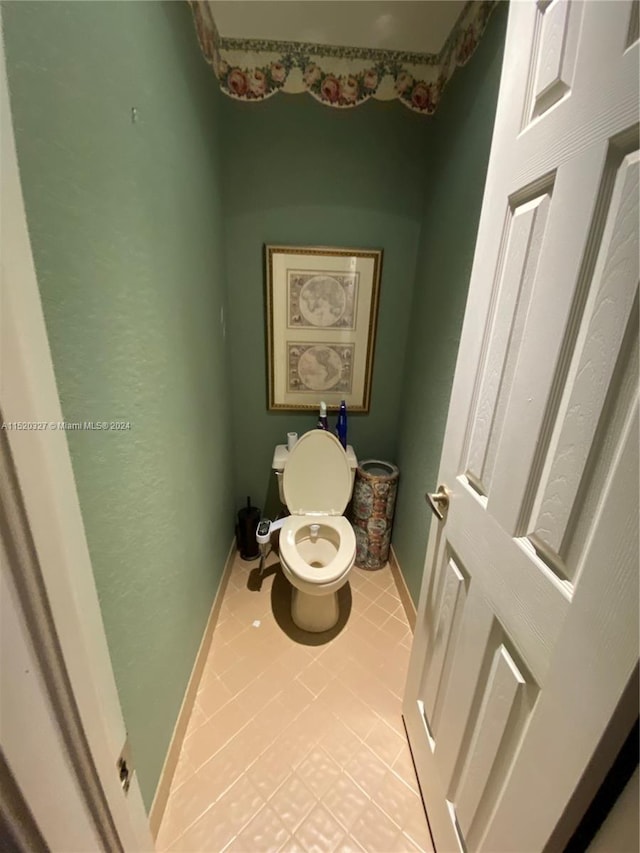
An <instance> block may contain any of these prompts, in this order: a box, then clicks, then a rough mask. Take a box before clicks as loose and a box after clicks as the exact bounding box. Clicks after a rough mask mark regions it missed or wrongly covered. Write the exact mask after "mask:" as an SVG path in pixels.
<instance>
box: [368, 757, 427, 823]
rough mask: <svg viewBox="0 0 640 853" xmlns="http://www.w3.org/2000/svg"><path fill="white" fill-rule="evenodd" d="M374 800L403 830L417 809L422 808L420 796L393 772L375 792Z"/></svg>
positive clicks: (387, 775) (389, 773) (386, 775)
mask: <svg viewBox="0 0 640 853" xmlns="http://www.w3.org/2000/svg"><path fill="white" fill-rule="evenodd" d="M372 799H373V801H374V802H375V803H376V805H377V806H378V807H379V808H380V809H381V810H382V811H383V812H384V813H385V814H386V815H387V817H389V818H391V820H392V821H393V822H394V823H397V824H398V826H399V827H401V828H403V829H404V828H406V825H407V823H408V821H409V818H410V816H412V815H413V814H414V813H415V810H416V808H420V809H421V808H422V803H421V801H420V797H419V795H418V794H416V792H415V791H413V790H412V789H411V788H409V787H408V785H405V783H404V782H403V781H402V780H401V779H400V777H399V776H396V774H395V773H393V771H391V770H390V771H388V772H387V773H386V774H385V776H384V778H383V779H382V781H381V783H380V787H379V788H378V789H377V790H375V791H374V792H373V794H372Z"/></svg>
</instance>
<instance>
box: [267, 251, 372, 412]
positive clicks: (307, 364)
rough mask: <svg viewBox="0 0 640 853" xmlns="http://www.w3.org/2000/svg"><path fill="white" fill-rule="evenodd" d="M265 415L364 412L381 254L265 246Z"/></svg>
mask: <svg viewBox="0 0 640 853" xmlns="http://www.w3.org/2000/svg"><path fill="white" fill-rule="evenodd" d="M265 261H266V283H267V344H268V387H269V409H272V410H273V409H280V410H291V409H317V408H318V405H319V403H320V401H321V400H324V401H325V403H326V404H327V408H329V409H337V408H338V407H339V406H340V401H341V400H345V402H346V404H347V409H348V410H349V411H350V412H368V411H369V402H370V397H371V373H372V369H373V351H374V346H375V337H376V324H377V319H378V293H379V290H380V271H381V267H382V250H378V249H327V248H322V247H318V248H311V247H302V246H265Z"/></svg>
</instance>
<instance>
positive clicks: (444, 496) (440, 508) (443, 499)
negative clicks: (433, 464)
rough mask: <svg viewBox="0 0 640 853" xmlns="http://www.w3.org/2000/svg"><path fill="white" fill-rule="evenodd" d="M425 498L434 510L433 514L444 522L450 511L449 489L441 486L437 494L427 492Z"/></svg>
mask: <svg viewBox="0 0 640 853" xmlns="http://www.w3.org/2000/svg"><path fill="white" fill-rule="evenodd" d="M425 498H426V500H427V503H428V504H429V506H430V507H431V509H432V510H433V514H434V515H435V516H436V518H438V519H439V520H440V521H442V520H443V519H444V514H445V512H446V511H447V510H448V509H449V491H448V489H447V487H446V486H443V485H439V486H438V491H437V492H427V493H426V495H425Z"/></svg>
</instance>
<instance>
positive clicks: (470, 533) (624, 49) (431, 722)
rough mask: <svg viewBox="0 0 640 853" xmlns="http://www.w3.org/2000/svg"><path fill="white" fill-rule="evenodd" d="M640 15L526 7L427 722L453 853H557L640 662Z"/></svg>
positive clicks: (477, 301)
mask: <svg viewBox="0 0 640 853" xmlns="http://www.w3.org/2000/svg"><path fill="white" fill-rule="evenodd" d="M631 6H632V4H631V3H626V2H618V3H615V4H607V3H598V2H594V3H576V2H567V0H555V2H550V3H549V2H539V3H537V4H534V3H517V4H512V6H511V9H510V18H509V29H508V35H507V46H506V52H505V66H504V69H503V78H502V83H501V90H500V98H499V102H498V112H497V118H496V128H495V131H494V140H493V146H492V153H491V159H490V164H489V172H488V177H487V186H486V189H485V198H484V203H483V211H482V217H481V221H480V228H479V233H478V242H477V247H476V256H475V259H474V266H473V272H472V277H471V285H470V292H469V300H468V304H467V313H466V315H465V324H464V328H463V334H462V340H461V344H460V353H459V358H458V366H457V369H456V376H455V380H454V385H453V391H452V398H451V404H450V410H449V419H448V422H447V429H446V433H445V442H444V447H443V452H442V459H441V466H440V474H439V482H442V483H444V484H446V486H447V487H448V488H449V491H450V504H449V509H448V513H447V514H446V516H445V519H444V521H442V522H435V521H434V522H433V525H432V532H431V537H430V541H429V547H428V551H427V559H426V563H425V576H424V581H423V589H422V592H421V597H420V603H419V608H418V621H417V626H416V635H415V641H414V649H413V653H412V659H411V665H410V671H409V678H408V684H407V693H406V697H405V706H404V712H405V721H406V724H407V730H408V732H409V737H410V742H411V747H412V750H413V754H414V758H415V761H416V767H417V770H418V776H419V780H420V783H421V786H422V790H423V794H424V797H425V802H426V807H427V814H428V817H429V820H430V825H431V828H432V831H433V834H434V840H435V843H436V847H437V849H438V850H441V851H449V850H458V849H459V850H467V851H471V850H486V851H488V852H489V853H499V851H503V850H504V851H513V850H518V851H519V853H527V851H540V850H542V849H543V848H544V846H545V843H546V840H547V839H549V838H550V836H551V835H552V833H553V832H554V830H555V829H556V827H557V825H558V822H559V820H560V818H561V817H562V814H563V812H564V810H565V807H566V805H567V803H568V802H569V799H570V798H571V795H572V793H573V791H574V789H575V788H576V786H577V785H578V782H579V781H580V778H581V776H582V775H583V773H584V772H585V770H586V768H587V766H588V764H589V761H590V759H591V757H592V755H593V752H594V749H595V747H596V746H597V744H598V741H599V740H600V738H601V737H602V735H603V733H604V732H605V729H606V727H607V723H608V721H609V719H610V718H611V716H612V715H613V712H614V710H615V708H616V705H617V703H618V701H619V700H620V697H621V696H622V695H623V693H624V690H625V687H626V686H627V684H628V682H629V679H630V678H631V676H632V673H633V672H634V669H635V667H636V666H637V661H638V638H637V631H638V596H637V588H638V578H637V575H638V483H637V458H638V443H637V404H638V275H639V269H638V228H639V224H640V223H639V221H638V190H639V184H638V171H639V170H638V162H639V157H638V152H637V149H638V143H637V123H638V79H637V62H638V44H637V41H636V42H634V43H633V44H631V45H629V33H630V32H634V30H633V29H632V17H631V16H632V9H631ZM527 45H528V48H527V47H525V46H527ZM634 442H635V444H634ZM630 472H633V473H634V476H631V473H630ZM434 485H435V484H434ZM622 590H624V591H625V592H624V593H623V592H622ZM614 658H615V666H614V665H613V659H614ZM565 756H568V757H567V758H566V759H565Z"/></svg>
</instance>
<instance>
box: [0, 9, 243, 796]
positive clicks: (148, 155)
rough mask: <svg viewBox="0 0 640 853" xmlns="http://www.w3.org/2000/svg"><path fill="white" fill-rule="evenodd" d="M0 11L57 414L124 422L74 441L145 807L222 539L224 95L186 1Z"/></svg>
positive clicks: (225, 463)
mask: <svg viewBox="0 0 640 853" xmlns="http://www.w3.org/2000/svg"><path fill="white" fill-rule="evenodd" d="M2 14H3V19H4V25H5V40H6V54H7V62H8V71H9V81H10V88H11V94H12V107H13V113H14V121H15V127H16V135H17V147H18V155H19V161H20V167H21V172H22V178H23V188H24V194H25V202H26V209H27V217H28V222H29V228H30V233H31V239H32V246H33V254H34V258H35V265H36V270H37V275H38V281H39V285H40V289H41V294H42V301H43V306H44V312H45V318H46V323H47V329H48V333H49V337H50V342H51V347H52V352H53V360H54V365H55V372H56V378H57V382H58V387H59V392H60V396H61V400H62V409H63V413H64V416H65V419H66V420H68V421H84V420H106V421H110V420H113V419H124V420H130V421H131V425H132V426H131V430H130V431H129V432H114V433H103V432H72V433H69V434H68V440H69V446H70V449H71V456H72V460H73V469H74V473H75V478H76V483H77V487H78V492H79V497H80V504H81V508H82V515H83V519H84V523H85V527H86V532H87V538H88V542H89V548H90V552H91V559H92V563H93V567H94V572H95V576H96V582H97V586H98V592H99V595H100V602H101V606H102V613H103V617H104V622H105V628H106V633H107V639H108V643H109V649H110V652H111V658H112V661H113V666H114V670H115V675H116V681H117V684H118V690H119V693H120V699H121V702H122V708H123V712H124V716H125V721H126V725H127V728H128V731H129V734H130V738H131V743H132V746H133V753H134V759H135V764H136V767H137V770H138V772H139V778H140V783H141V786H142V791H143V795H144V799H145V802H146V804H147V807H148V806H149V805H150V803H151V799H152V797H153V793H154V790H155V785H156V782H157V780H158V777H159V773H160V770H161V767H162V763H163V760H164V756H165V753H166V749H167V746H168V743H169V739H170V736H171V732H172V730H173V726H174V723H175V720H176V716H177V713H178V710H179V707H180V703H181V700H182V697H183V694H184V690H185V687H186V684H187V680H188V677H189V674H190V671H191V668H192V666H193V662H194V659H195V655H196V651H197V648H198V644H199V642H200V640H201V637H202V633H203V630H204V626H205V623H206V619H207V615H208V613H209V610H210V607H211V603H212V599H213V596H214V593H215V591H216V588H217V585H218V582H219V579H220V576H221V572H222V569H223V565H224V561H225V557H226V554H227V549H228V547H229V544H230V542H231V536H232V533H233V526H232V520H233V508H232V506H231V502H230V499H231V494H232V485H231V466H230V453H231V451H230V417H229V405H228V388H227V382H226V376H227V371H226V353H225V342H224V340H223V336H222V331H221V323H220V311H221V308H222V307H223V305H224V287H223V283H224V266H223V248H222V242H221V201H220V176H219V170H220V163H219V160H220V145H219V141H218V137H219V123H220V100H221V98H222V96H221V95H220V94H219V93H218V90H217V87H216V84H215V79H214V77H213V75H212V73H211V71H210V69H209V68H208V67H207V66H206V64H205V63H204V61H203V60H202V57H201V55H200V52H199V48H198V45H197V41H196V39H195V34H194V29H193V24H192V20H191V14H190V11H189V8H188V6H187V4H186V3H183V2H177V3H171V2H144V3H143V2H92V3H81V2H49V3H31V2H14V3H4V4H3V8H2ZM132 107H136V109H137V111H138V121H137V123H136V124H133V123H132V121H131V108H132Z"/></svg>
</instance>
